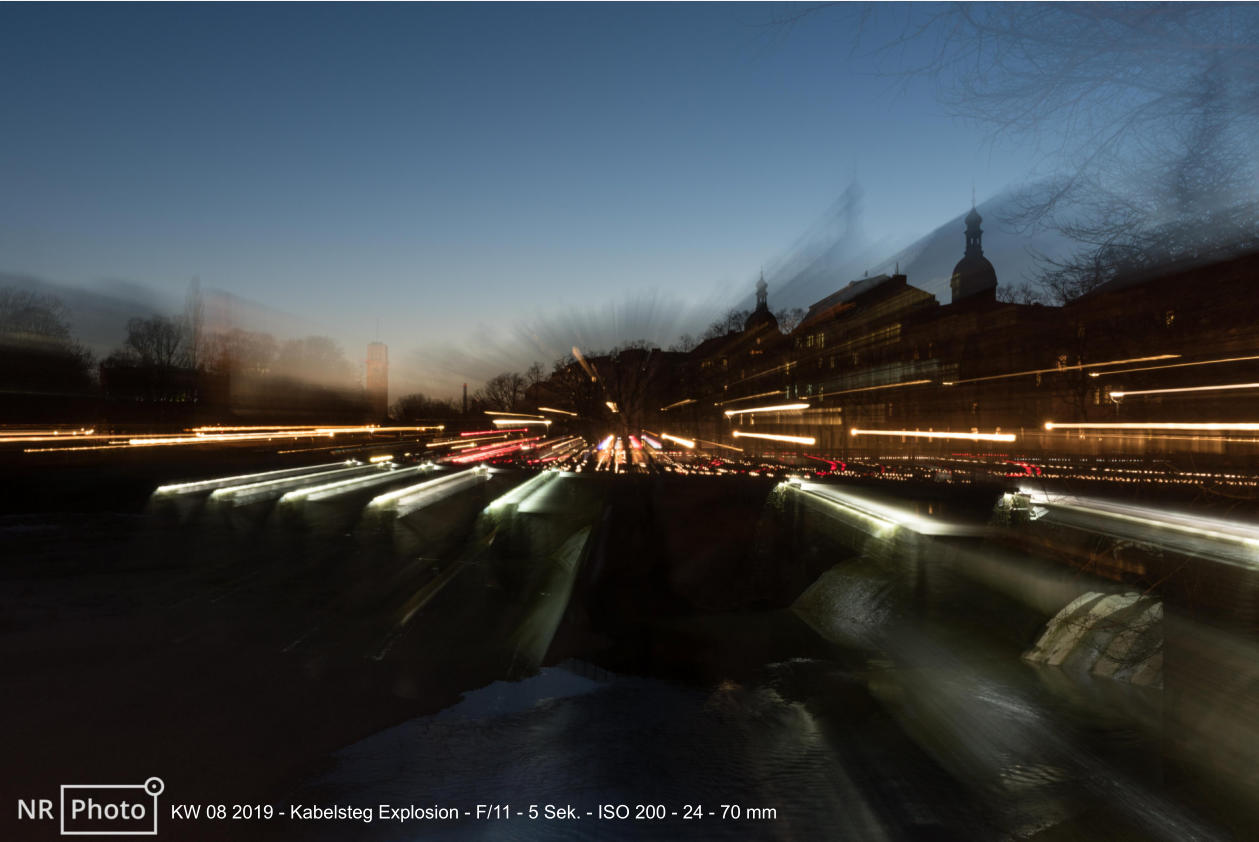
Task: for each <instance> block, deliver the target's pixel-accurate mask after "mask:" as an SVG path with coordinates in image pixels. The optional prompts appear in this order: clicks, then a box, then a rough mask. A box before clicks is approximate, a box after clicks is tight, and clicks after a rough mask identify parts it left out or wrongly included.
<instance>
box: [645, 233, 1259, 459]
mask: <svg viewBox="0 0 1259 842" xmlns="http://www.w3.org/2000/svg"><path fill="white" fill-rule="evenodd" d="M982 221H983V220H982V218H981V217H980V215H979V213H978V212H977V211H975V210H974V209H972V210H971V212H970V214H968V215H967V217H966V220H965V225H966V228H965V250H964V253H963V256H962V258H961V260H960V261H959V262H958V263H957V266H956V268H955V269H954V271H953V274H952V278H951V298H950V300H949V301H948V302H947V303H941V302H940V301H938V300H937V299H936V298H935V296H933V295H931V294H929V293H927V292H925V291H923V290H921V289H919V288H917V287H915V286H913V285H912V284H911V283H910V282H909V278H907V277H906V276H905V275H903V274H899V273H896V274H891V275H886V274H883V275H878V276H876V277H870V278H863V279H861V280H857V281H853V282H852V283H849V284H848V285H846V286H844V287H843V288H841V289H839V290H838V291H836V292H835V293H834V294H832V295H829V296H827V297H826V298H823V299H822V300H820V301H817V302H816V303H814V304H813V305H812V306H811V307H810V308H809V309H808V312H807V313H806V315H805V317H804V318H803V320H802V321H801V322H800V324H799V325H798V326H797V327H796V328H795V329H794V330H792V331H791V332H790V333H786V334H784V333H783V332H781V331H780V330H779V328H778V324H777V321H776V319H775V318H774V316H773V314H772V313H771V312H770V309H769V303H768V290H767V287H766V284H765V282H764V279H763V278H762V280H761V281H760V283H759V284H758V285H757V306H756V309H755V311H754V312H753V313H752V314H751V315H750V316H749V317H748V319H747V321H746V323H745V325H744V328H743V330H742V331H737V332H731V333H728V334H727V335H725V336H720V337H716V338H713V339H709V340H707V341H706V342H704V343H703V344H701V345H700V346H699V347H697V348H695V349H694V350H693V351H692V352H691V353H690V354H687V355H685V356H680V357H678V358H676V359H674V360H673V361H672V364H671V368H672V376H671V377H669V378H668V379H667V391H666V393H664V394H662V395H660V399H661V404H660V407H659V413H658V415H657V417H656V418H655V419H653V420H652V422H651V423H653V424H656V425H658V426H659V427H661V428H665V429H671V430H679V431H681V433H680V434H684V435H690V436H692V437H696V438H700V439H705V440H710V441H716V442H721V443H727V444H729V443H732V442H734V440H735V439H738V442H737V443H738V444H739V446H741V447H743V448H744V449H749V448H753V449H765V448H769V449H776V450H784V449H800V450H806V451H808V452H820V453H828V454H837V455H843V454H848V455H853V454H862V453H879V452H888V451H889V450H896V449H898V448H899V449H900V450H901V451H904V450H905V448H906V446H912V448H914V449H915V450H923V449H925V450H927V451H931V450H934V451H937V452H938V451H941V450H950V451H959V450H966V449H968V448H969V449H972V450H974V449H976V448H980V449H984V448H986V449H988V450H993V449H994V448H995V449H1005V450H1009V451H1011V452H1015V451H1019V452H1027V451H1037V450H1042V451H1048V452H1069V453H1080V452H1083V453H1094V454H1104V453H1114V454H1124V453H1140V454H1143V455H1148V454H1149V453H1150V452H1151V451H1152V450H1153V451H1161V450H1166V451H1169V452H1171V451H1183V450H1186V449H1188V450H1191V451H1196V452H1203V453H1217V454H1218V453H1224V452H1229V453H1230V454H1231V455H1233V456H1236V455H1238V452H1237V451H1238V448H1241V452H1240V457H1241V458H1242V459H1249V460H1252V461H1253V459H1254V457H1253V455H1251V454H1252V453H1253V452H1254V451H1256V448H1255V447H1254V445H1255V443H1256V442H1254V441H1251V440H1252V439H1254V438H1255V434H1254V433H1253V432H1252V431H1251V430H1250V429H1247V426H1246V425H1247V424H1250V423H1251V422H1253V421H1255V420H1256V418H1259V411H1257V410H1259V400H1256V399H1257V398H1259V325H1257V324H1256V315H1257V312H1256V311H1257V309H1259V305H1257V304H1256V297H1255V296H1254V295H1253V293H1252V289H1253V287H1254V285H1255V283H1256V279H1257V274H1256V273H1257V272H1259V258H1256V257H1255V256H1253V255H1245V256H1241V257H1237V258H1234V259H1230V260H1228V261H1226V262H1222V263H1220V262H1217V263H1213V264H1210V265H1205V266H1203V265H1200V266H1194V267H1181V268H1179V269H1178V268H1176V267H1167V268H1166V269H1165V270H1164V271H1163V272H1162V273H1159V274H1158V275H1150V274H1145V275H1141V276H1133V277H1128V278H1122V279H1118V280H1114V281H1111V282H1109V283H1107V284H1104V285H1102V286H1100V287H1098V288H1096V289H1094V290H1093V291H1092V292H1090V293H1088V294H1087V295H1084V296H1081V297H1080V298H1078V299H1076V300H1074V301H1071V302H1069V303H1067V304H1065V305H1063V306H1050V305H1044V304H1019V303H1012V302H1007V301H1002V300H999V299H998V296H997V294H996V293H997V287H998V281H997V273H996V271H995V269H994V267H993V266H992V264H991V263H990V262H989V261H988V259H987V258H985V257H984V254H983V245H982V235H983V232H982V228H981V224H982ZM783 404H789V405H804V404H807V407H799V408H796V409H791V410H783V411H762V412H749V411H747V410H753V409H757V408H758V407H762V406H775V405H783ZM1204 425H1206V426H1204ZM758 436H779V437H782V436H786V437H793V438H797V439H801V440H802V441H800V442H792V441H784V440H781V439H774V438H759V437H758ZM968 436H969V438H967V437H968ZM810 439H811V440H812V443H811V444H809V443H808V440H810Z"/></svg>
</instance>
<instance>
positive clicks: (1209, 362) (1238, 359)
mask: <svg viewBox="0 0 1259 842" xmlns="http://www.w3.org/2000/svg"><path fill="white" fill-rule="evenodd" d="M1247 360H1259V354H1256V355H1255V356H1250V357H1221V358H1220V359H1218V360H1199V361H1197V362H1192V363H1168V364H1167V365H1148V366H1143V367H1141V368H1120V369H1116V370H1115V371H1090V372H1089V377H1105V376H1107V375H1110V374H1131V373H1133V372H1136V371H1161V370H1163V369H1165V368H1188V367H1190V366H1195V365H1218V364H1219V363H1240V362H1246V361H1247Z"/></svg>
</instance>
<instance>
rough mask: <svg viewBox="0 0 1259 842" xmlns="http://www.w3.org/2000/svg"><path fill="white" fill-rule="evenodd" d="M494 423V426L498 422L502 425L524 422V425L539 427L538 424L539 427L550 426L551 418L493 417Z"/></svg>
mask: <svg viewBox="0 0 1259 842" xmlns="http://www.w3.org/2000/svg"><path fill="white" fill-rule="evenodd" d="M494 424H495V425H496V426H497V425H499V424H502V425H507V424H524V425H525V426H526V427H527V426H534V427H539V426H540V427H549V426H551V419H550V418H543V419H542V420H541V421H533V420H531V419H528V418H495V419H494ZM509 432H510V431H509Z"/></svg>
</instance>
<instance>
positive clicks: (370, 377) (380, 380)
mask: <svg viewBox="0 0 1259 842" xmlns="http://www.w3.org/2000/svg"><path fill="white" fill-rule="evenodd" d="M366 380H367V382H366V387H367V402H368V406H370V407H371V412H372V420H373V421H384V420H385V419H386V418H387V417H388V416H389V346H388V345H386V344H385V343H383V342H372V343H370V344H368V346H367V378H366Z"/></svg>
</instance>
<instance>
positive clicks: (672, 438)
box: [660, 433, 695, 450]
mask: <svg viewBox="0 0 1259 842" xmlns="http://www.w3.org/2000/svg"><path fill="white" fill-rule="evenodd" d="M660 438H662V439H665V440H666V441H671V442H676V443H677V444H680V445H682V446H683V447H685V448H686V449H687V450H694V449H695V442H693V441H691V440H690V439H684V438H682V437H681V436H673V435H669V434H668V433H661V434H660Z"/></svg>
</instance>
